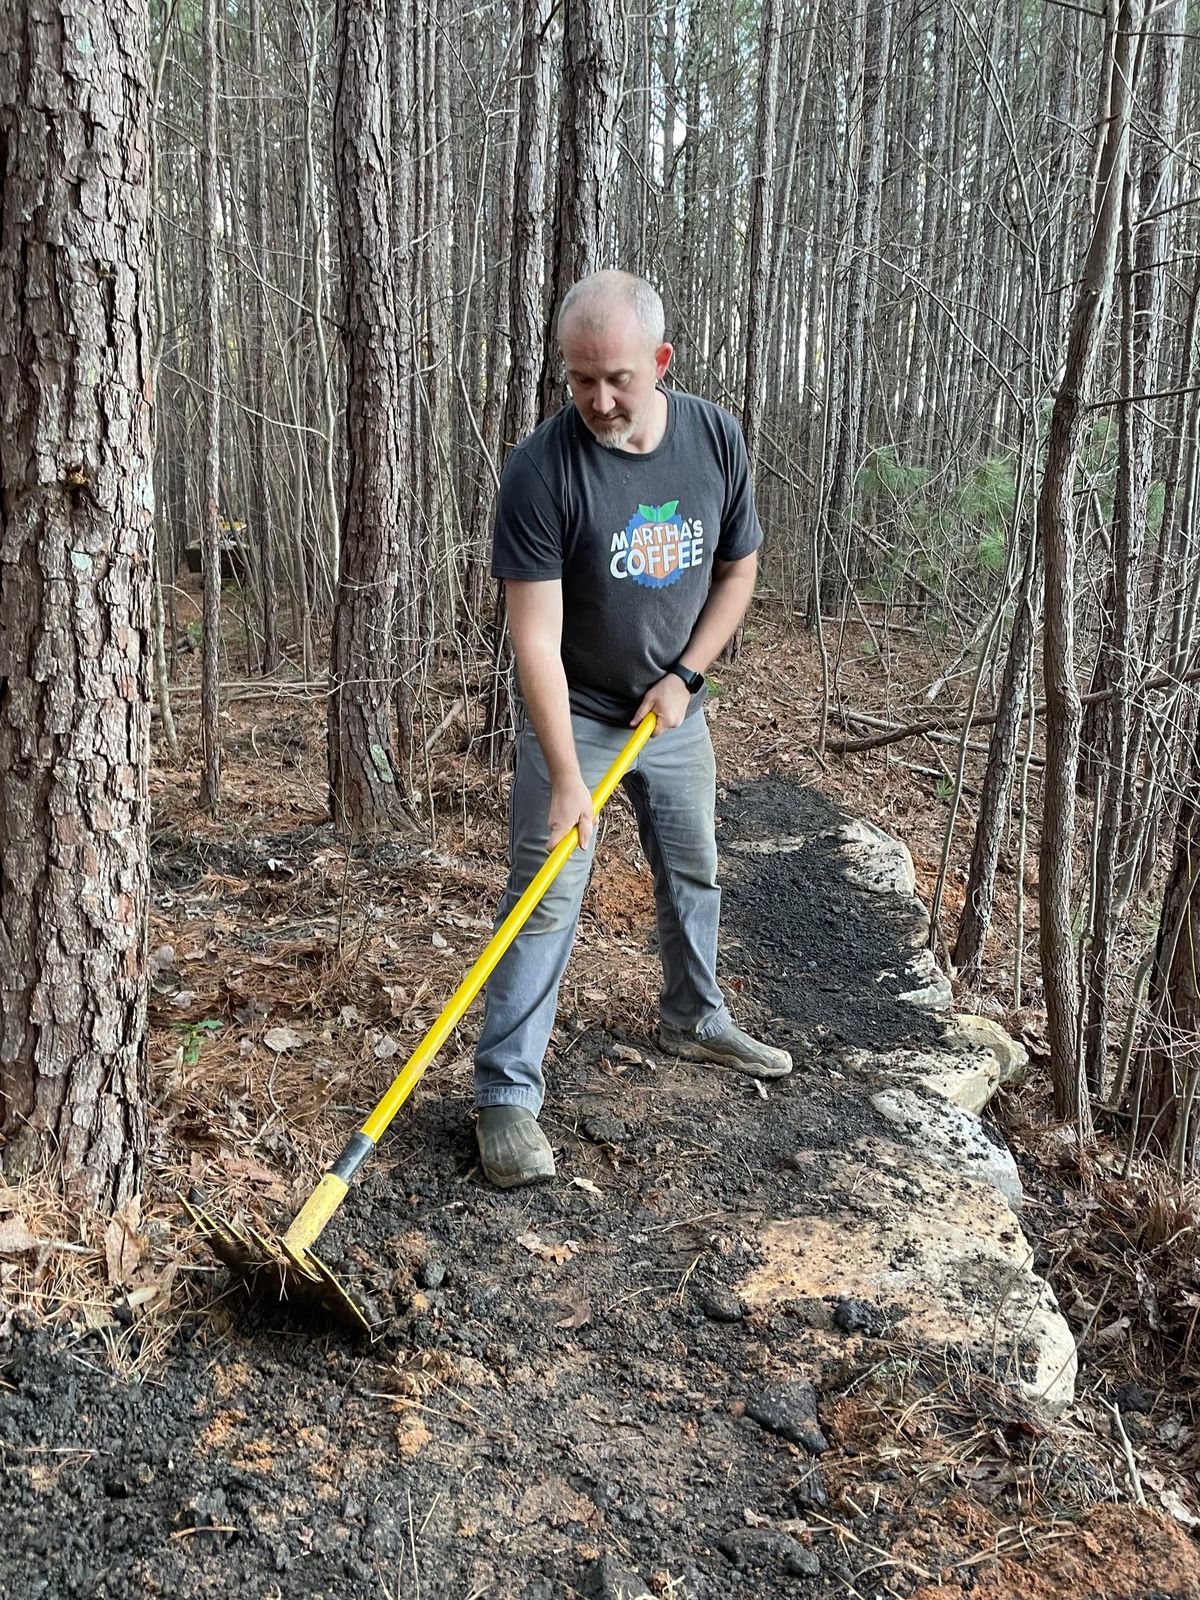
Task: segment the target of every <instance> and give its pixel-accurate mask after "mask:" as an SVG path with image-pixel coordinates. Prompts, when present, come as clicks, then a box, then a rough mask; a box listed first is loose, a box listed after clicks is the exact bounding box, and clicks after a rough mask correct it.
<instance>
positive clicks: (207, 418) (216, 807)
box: [199, 0, 221, 817]
mask: <svg viewBox="0 0 1200 1600" xmlns="http://www.w3.org/2000/svg"><path fill="white" fill-rule="evenodd" d="M203 72H204V76H203V86H202V92H203V98H204V136H203V142H202V145H201V150H200V171H201V207H200V211H201V215H200V227H201V233H202V247H201V248H202V257H201V273H200V301H201V316H202V319H203V320H202V326H201V333H200V347H201V367H200V387H201V393H202V402H201V403H202V409H203V416H204V458H203V460H204V472H203V478H202V484H201V495H200V515H201V532H200V539H201V548H202V550H203V571H204V632H203V638H202V642H201V650H202V652H203V653H202V657H201V689H200V740H201V745H202V751H203V754H202V760H203V766H202V769H201V773H200V794H199V804H200V807H201V809H202V810H204V811H209V812H211V813H212V815H213V816H214V817H215V816H217V815H218V813H219V812H220V809H221V725H220V682H219V680H220V671H221V529H220V499H221V291H220V285H219V282H218V279H217V0H204V69H203Z"/></svg>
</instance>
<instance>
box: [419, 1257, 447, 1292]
mask: <svg viewBox="0 0 1200 1600" xmlns="http://www.w3.org/2000/svg"><path fill="white" fill-rule="evenodd" d="M445 1281H446V1269H445V1267H444V1266H443V1265H442V1263H441V1262H440V1261H432V1260H431V1261H426V1262H424V1263H423V1264H422V1266H421V1269H420V1271H419V1272H418V1273H417V1282H418V1283H419V1284H420V1285H421V1287H422V1289H440V1288H441V1286H442V1284H443V1283H445Z"/></svg>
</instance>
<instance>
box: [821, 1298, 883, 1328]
mask: <svg viewBox="0 0 1200 1600" xmlns="http://www.w3.org/2000/svg"><path fill="white" fill-rule="evenodd" d="M886 1321H887V1319H886V1317H884V1316H883V1315H882V1314H881V1313H880V1311H879V1310H878V1309H877V1308H876V1307H875V1306H869V1305H867V1304H866V1302H865V1301H862V1300H839V1301H838V1303H837V1305H836V1306H835V1307H834V1308H833V1325H834V1327H835V1328H840V1329H841V1330H842V1332H843V1333H879V1332H881V1331H882V1329H883V1327H884V1324H885V1323H886Z"/></svg>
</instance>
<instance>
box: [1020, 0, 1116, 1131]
mask: <svg viewBox="0 0 1200 1600" xmlns="http://www.w3.org/2000/svg"><path fill="white" fill-rule="evenodd" d="M1140 16H1141V0H1121V3H1120V5H1119V7H1118V10H1117V13H1116V16H1115V18H1114V20H1113V22H1112V24H1111V25H1110V28H1109V32H1108V37H1107V39H1106V44H1105V48H1106V54H1108V55H1111V61H1112V71H1111V73H1110V74H1106V75H1105V82H1104V83H1103V85H1102V91H1101V101H1100V105H1099V107H1098V114H1097V125H1098V127H1100V128H1101V129H1103V133H1102V135H1101V137H1102V140H1103V144H1102V149H1101V152H1100V160H1099V168H1098V171H1099V178H1100V182H1099V189H1098V199H1099V205H1098V209H1097V213H1096V218H1095V223H1094V226H1093V229H1092V233H1091V237H1090V241H1089V243H1088V248H1087V252H1086V254H1085V257H1084V260H1083V266H1082V272H1081V274H1080V284H1079V291H1078V296H1077V299H1076V303H1075V310H1074V314H1073V316H1072V320H1071V330H1070V337H1069V339H1068V343H1067V352H1066V360H1065V364H1064V367H1063V376H1062V382H1061V384H1060V387H1059V391H1058V395H1057V397H1056V399H1055V402H1054V409H1053V412H1052V414H1051V418H1050V429H1049V434H1048V436H1047V441H1046V466H1045V471H1044V475H1043V478H1042V488H1041V494H1040V496H1039V500H1038V512H1037V525H1038V537H1039V539H1040V541H1041V547H1042V558H1043V562H1044V564H1045V572H1046V626H1045V635H1044V651H1043V675H1044V679H1045V688H1046V770H1045V779H1044V784H1043V822H1042V838H1041V850H1040V857H1039V872H1038V877H1039V883H1040V885H1041V923H1040V928H1039V938H1040V951H1041V960H1042V981H1043V984H1044V985H1045V993H1046V1017H1047V1034H1048V1038H1049V1044H1050V1072H1051V1078H1052V1080H1053V1084H1054V1109H1055V1112H1056V1114H1057V1115H1058V1116H1060V1117H1063V1118H1065V1119H1066V1120H1067V1121H1070V1122H1072V1123H1074V1124H1075V1126H1076V1128H1077V1129H1078V1130H1079V1133H1080V1135H1081V1136H1083V1135H1084V1134H1085V1133H1087V1132H1088V1131H1089V1130H1090V1127H1091V1107H1090V1102H1089V1099H1088V1096H1087V1092H1086V1088H1085V1085H1084V1083H1083V1080H1082V1074H1081V1072H1080V1066H1081V1062H1080V1055H1079V1044H1080V1040H1079V1031H1078V1024H1079V1015H1078V1002H1079V997H1078V986H1077V983H1076V975H1075V950H1074V942H1073V937H1072V925H1073V918H1074V907H1073V906H1072V902H1071V882H1072V864H1071V851H1072V845H1073V840H1074V799H1075V775H1076V767H1077V763H1078V758H1079V725H1080V701H1079V687H1078V684H1077V683H1076V677H1075V636H1074V635H1075V590H1074V585H1075V465H1076V457H1077V454H1078V446H1079V435H1080V432H1081V430H1082V427H1083V418H1084V406H1085V404H1086V401H1087V394H1088V389H1089V387H1090V382H1091V375H1092V370H1093V368H1094V366H1095V361H1096V354H1097V350H1098V347H1099V344H1100V339H1101V335H1102V333H1103V330H1104V324H1105V322H1106V320H1107V317H1108V305H1109V299H1110V296H1111V292H1112V277H1113V264H1114V261H1115V259H1116V250H1117V239H1118V234H1119V232H1120V220H1121V197H1122V194H1123V191H1124V185H1125V170H1126V166H1127V162H1128V153H1129V118H1130V106H1131V101H1132V91H1133V84H1132V75H1133V54H1134V49H1135V40H1134V37H1133V36H1134V35H1135V34H1136V31H1137V28H1138V26H1139V21H1140Z"/></svg>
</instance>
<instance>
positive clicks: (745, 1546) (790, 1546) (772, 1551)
mask: <svg viewBox="0 0 1200 1600" xmlns="http://www.w3.org/2000/svg"><path fill="white" fill-rule="evenodd" d="M717 1548H718V1550H720V1552H721V1554H722V1555H724V1556H728V1558H729V1560H730V1561H732V1562H733V1564H734V1566H735V1567H737V1568H738V1570H739V1571H742V1572H745V1571H747V1570H751V1571H753V1570H759V1571H761V1570H762V1569H763V1568H776V1569H780V1568H781V1569H782V1570H783V1572H785V1573H786V1574H787V1576H788V1577H789V1578H815V1577H817V1576H819V1574H820V1571H821V1563H820V1561H819V1560H818V1558H817V1557H816V1556H815V1555H814V1554H813V1552H812V1551H811V1550H806V1549H805V1548H804V1546H803V1545H802V1544H798V1543H797V1541H796V1540H795V1539H793V1538H792V1537H791V1535H790V1534H787V1533H784V1532H782V1530H781V1529H779V1528H734V1529H733V1530H732V1531H731V1532H729V1533H727V1534H725V1535H724V1536H723V1537H722V1538H721V1539H719V1540H718V1541H717Z"/></svg>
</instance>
